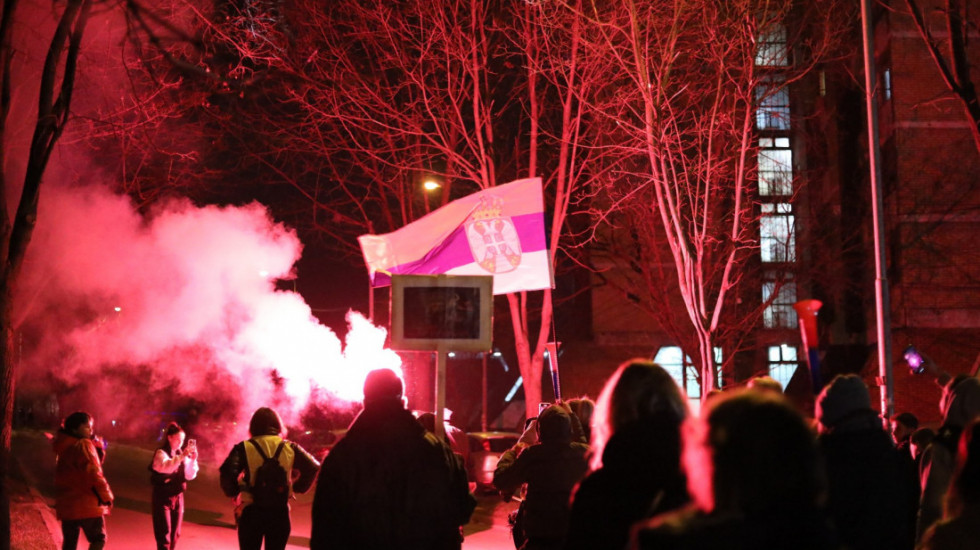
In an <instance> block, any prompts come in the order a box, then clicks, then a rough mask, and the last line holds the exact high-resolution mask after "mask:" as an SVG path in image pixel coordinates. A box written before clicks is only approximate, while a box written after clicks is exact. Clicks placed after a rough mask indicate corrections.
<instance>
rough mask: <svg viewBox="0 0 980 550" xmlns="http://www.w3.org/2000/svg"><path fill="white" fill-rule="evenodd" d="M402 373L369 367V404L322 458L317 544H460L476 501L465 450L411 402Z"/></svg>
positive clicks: (339, 548) (384, 548) (388, 549)
mask: <svg viewBox="0 0 980 550" xmlns="http://www.w3.org/2000/svg"><path fill="white" fill-rule="evenodd" d="M403 387H404V386H403V384H402V381H401V379H400V378H399V377H398V375H397V374H395V372H394V371H392V370H390V369H379V370H374V371H371V372H370V373H368V375H367V378H366V379H365V381H364V410H362V411H361V413H360V414H359V415H358V416H357V418H356V419H354V422H353V423H352V424H351V426H350V428H349V429H348V430H347V434H346V435H345V436H344V438H343V439H341V440H340V441H339V442H337V444H336V445H335V446H334V447H333V449H331V450H330V453H328V454H327V456H326V457H325V458H324V459H323V466H322V467H321V468H320V476H319V480H318V481H317V485H316V493H315V494H314V497H313V512H312V516H313V517H312V519H313V530H312V534H311V536H310V548H312V549H314V550H318V549H319V550H324V549H328V548H329V549H335V550H412V549H422V548H425V549H427V550H459V548H460V547H461V546H462V530H461V527H462V526H463V525H464V524H466V523H467V522H468V521H469V519H470V515H471V514H472V513H473V509H474V508H475V507H476V500H475V499H474V498H473V496H472V495H471V494H470V492H469V485H468V483H467V480H466V470H465V469H464V466H463V463H462V460H461V459H460V458H459V455H457V454H455V453H453V451H452V449H450V448H449V446H448V445H447V444H446V443H445V442H444V441H443V440H441V439H439V438H438V437H436V435H435V434H433V433H432V432H429V431H427V430H426V429H425V428H424V427H422V425H421V424H420V423H419V422H418V421H417V420H416V419H415V417H414V416H413V415H412V413H411V412H410V411H408V410H406V409H405V402H404V400H403V398H402V391H403Z"/></svg>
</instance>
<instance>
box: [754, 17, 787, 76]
mask: <svg viewBox="0 0 980 550" xmlns="http://www.w3.org/2000/svg"><path fill="white" fill-rule="evenodd" d="M755 64H756V65H757V66H759V67H786V66H787V65H789V50H788V48H787V46H786V27H785V26H783V25H772V26H771V27H769V28H768V29H766V31H765V32H763V33H762V35H761V36H759V42H758V47H757V48H756V50H755Z"/></svg>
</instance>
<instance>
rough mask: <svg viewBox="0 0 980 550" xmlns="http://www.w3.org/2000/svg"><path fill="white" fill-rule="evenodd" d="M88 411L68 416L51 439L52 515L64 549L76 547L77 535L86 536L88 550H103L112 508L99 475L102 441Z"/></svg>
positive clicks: (111, 497) (109, 494)
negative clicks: (53, 462) (53, 459)
mask: <svg viewBox="0 0 980 550" xmlns="http://www.w3.org/2000/svg"><path fill="white" fill-rule="evenodd" d="M93 429H94V421H93V419H92V415H90V414H88V413H87V412H82V411H79V412H75V413H72V414H70V415H68V416H67V417H66V418H65V420H64V422H63V423H62V426H61V429H60V430H58V433H56V434H55V437H54V442H53V443H54V452H55V453H56V454H57V455H58V458H57V463H56V465H55V473H54V485H55V512H56V513H57V515H58V519H60V520H61V534H62V535H63V540H64V543H63V545H62V549H63V550H75V548H77V547H78V532H79V531H81V532H82V533H85V539H86V540H88V543H89V548H90V549H93V550H96V549H102V548H105V543H106V530H105V516H106V515H107V514H108V513H109V509H110V508H112V500H113V495H112V490H111V489H110V488H109V483H108V482H107V481H106V479H105V476H104V475H103V474H102V460H103V459H104V458H105V455H104V454H103V453H104V447H103V445H102V442H101V440H99V439H98V438H97V437H96V436H95V435H94V434H93Z"/></svg>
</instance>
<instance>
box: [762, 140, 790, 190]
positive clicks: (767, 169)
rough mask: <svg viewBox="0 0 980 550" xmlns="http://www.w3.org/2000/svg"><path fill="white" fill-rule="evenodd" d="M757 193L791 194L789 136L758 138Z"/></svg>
mask: <svg viewBox="0 0 980 550" xmlns="http://www.w3.org/2000/svg"><path fill="white" fill-rule="evenodd" d="M759 194H760V195H762V196H772V195H792V194H793V151H792V149H790V148H789V138H787V137H778V138H768V137H767V138H760V139H759Z"/></svg>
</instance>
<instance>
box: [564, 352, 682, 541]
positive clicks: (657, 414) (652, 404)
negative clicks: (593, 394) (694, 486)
mask: <svg viewBox="0 0 980 550" xmlns="http://www.w3.org/2000/svg"><path fill="white" fill-rule="evenodd" d="M593 418H594V420H595V424H596V426H595V429H594V430H593V433H595V434H596V437H595V444H594V446H593V453H594V454H593V468H596V469H595V470H594V471H593V472H592V473H590V474H589V475H588V477H586V478H585V479H583V480H582V482H581V484H580V485H579V487H578V489H576V491H575V494H574V497H573V500H572V511H571V521H570V525H569V531H568V539H567V542H566V544H565V548H566V549H569V550H572V549H574V550H578V549H581V550H588V549H595V550H599V549H602V548H608V549H610V550H612V549H615V550H619V549H621V548H623V547H624V546H625V545H626V543H627V542H628V541H629V530H630V526H632V525H633V523H635V522H636V521H638V520H640V519H643V518H648V517H651V516H653V515H655V514H657V513H660V512H666V511H669V510H673V509H676V508H678V507H680V506H681V505H683V504H685V503H686V502H687V501H688V495H687V487H686V482H685V479H684V475H683V473H681V465H680V459H681V442H680V437H681V436H680V426H681V423H682V422H683V421H684V419H685V418H687V401H686V400H685V399H684V396H683V395H681V391H680V389H679V388H678V387H677V383H676V382H674V379H673V378H671V377H670V374H668V373H667V372H666V371H665V370H663V368H661V367H660V366H659V365H657V364H656V363H653V362H650V361H644V360H632V361H628V362H626V363H623V364H622V365H620V366H619V368H618V369H617V370H616V372H615V373H613V375H612V376H610V377H609V380H608V381H607V382H606V385H605V387H604V388H603V390H602V393H601V394H600V395H599V402H598V404H597V410H596V413H595V416H594V417H593Z"/></svg>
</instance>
